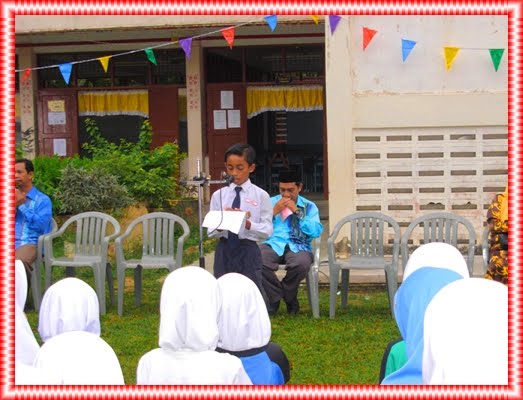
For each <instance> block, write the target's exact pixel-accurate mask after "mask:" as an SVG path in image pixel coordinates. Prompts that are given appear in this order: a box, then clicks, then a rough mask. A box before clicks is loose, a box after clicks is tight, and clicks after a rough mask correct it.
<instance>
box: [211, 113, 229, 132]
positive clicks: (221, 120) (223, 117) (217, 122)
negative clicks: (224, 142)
mask: <svg viewBox="0 0 523 400" xmlns="http://www.w3.org/2000/svg"><path fill="white" fill-rule="evenodd" d="M213 116H214V129H216V130H218V129H227V114H226V112H225V110H214V112H213Z"/></svg>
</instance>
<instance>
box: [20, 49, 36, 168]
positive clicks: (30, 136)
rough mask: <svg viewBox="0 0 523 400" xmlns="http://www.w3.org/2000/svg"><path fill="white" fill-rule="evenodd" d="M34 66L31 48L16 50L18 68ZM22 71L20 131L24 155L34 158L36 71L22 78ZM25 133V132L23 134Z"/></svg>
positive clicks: (34, 58)
mask: <svg viewBox="0 0 523 400" xmlns="http://www.w3.org/2000/svg"><path fill="white" fill-rule="evenodd" d="M35 66H36V55H35V54H34V52H33V51H32V49H31V48H21V49H19V51H18V69H25V68H31V67H35ZM23 77H24V73H23V72H22V73H21V74H20V88H19V90H20V95H19V104H20V124H21V131H22V143H23V145H24V157H27V158H31V159H32V158H34V157H35V155H36V154H37V150H38V133H37V130H38V122H37V111H36V98H37V97H36V96H38V85H37V79H36V72H35V71H31V74H30V75H29V77H28V78H27V79H25V80H24V78H23ZM24 133H27V134H24Z"/></svg>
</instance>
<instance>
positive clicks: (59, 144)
mask: <svg viewBox="0 0 523 400" xmlns="http://www.w3.org/2000/svg"><path fill="white" fill-rule="evenodd" d="M53 154H54V155H57V156H61V157H65V156H66V155H67V143H66V140H65V139H53Z"/></svg>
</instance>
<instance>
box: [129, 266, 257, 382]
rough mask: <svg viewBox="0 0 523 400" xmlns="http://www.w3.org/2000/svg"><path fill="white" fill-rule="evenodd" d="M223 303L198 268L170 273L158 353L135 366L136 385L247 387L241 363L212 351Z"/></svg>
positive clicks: (162, 305)
mask: <svg viewBox="0 0 523 400" xmlns="http://www.w3.org/2000/svg"><path fill="white" fill-rule="evenodd" d="M220 308H221V297H220V292H219V290H218V283H217V282H216V278H214V276H212V274H210V273H209V272H208V271H206V270H204V269H202V268H200V267H183V268H179V269H177V270H175V271H173V272H171V273H170V274H169V275H168V276H167V278H166V279H165V282H164V284H163V287H162V293H161V300H160V338H159V345H160V348H158V349H154V350H152V351H150V352H148V353H146V354H145V355H144V356H143V357H142V358H141V359H140V361H139V363H138V368H137V373H136V379H137V383H138V384H159V385H167V384H193V385H231V384H238V385H245V384H251V380H250V379H249V377H248V375H247V373H246V372H245V370H244V369H243V366H242V363H241V361H240V359H239V358H237V357H234V356H231V355H229V354H222V353H218V352H216V351H215V348H216V345H217V343H218V315H219V313H220Z"/></svg>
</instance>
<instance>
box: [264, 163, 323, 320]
mask: <svg viewBox="0 0 523 400" xmlns="http://www.w3.org/2000/svg"><path fill="white" fill-rule="evenodd" d="M278 180H279V190H280V194H279V195H277V196H273V197H271V202H272V206H273V218H272V222H273V226H274V231H273V234H272V236H271V237H270V238H269V239H267V240H266V241H265V242H263V243H262V244H261V245H260V250H261V253H262V260H263V269H262V277H263V288H264V290H265V293H266V296H267V309H268V311H269V314H275V313H276V312H277V311H278V307H279V305H280V300H281V299H283V300H284V301H285V303H286V305H287V312H288V313H289V314H297V313H298V311H299V309H300V305H299V302H298V297H297V295H298V287H299V285H300V282H301V281H302V280H303V279H304V278H305V277H306V276H307V273H308V272H309V269H310V267H311V264H312V262H313V260H314V256H313V254H312V246H311V241H312V239H313V238H316V237H318V236H320V235H321V233H322V231H323V225H322V224H321V222H320V213H319V211H318V207H317V206H316V204H314V203H313V202H312V201H310V200H307V199H306V198H304V197H302V196H300V192H301V190H302V188H303V184H302V182H301V177H300V174H299V173H298V172H297V171H294V170H290V169H286V170H282V171H281V172H280V175H279V178H278ZM279 264H285V270H286V271H287V272H286V273H285V277H284V278H283V279H282V280H281V282H280V280H279V279H278V277H277V275H276V271H277V270H278V265H279Z"/></svg>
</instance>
